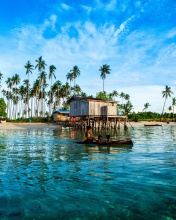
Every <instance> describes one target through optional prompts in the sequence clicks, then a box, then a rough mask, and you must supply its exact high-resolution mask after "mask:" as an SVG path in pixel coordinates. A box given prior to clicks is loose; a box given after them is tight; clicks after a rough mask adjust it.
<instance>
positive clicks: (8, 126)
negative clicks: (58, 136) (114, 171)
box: [0, 121, 176, 130]
mask: <svg viewBox="0 0 176 220" xmlns="http://www.w3.org/2000/svg"><path fill="white" fill-rule="evenodd" d="M144 124H147V125H155V124H159V125H162V126H169V125H176V122H170V123H169V124H168V123H166V122H155V121H151V122H146V121H141V122H130V123H129V122H128V123H127V126H128V127H129V128H130V127H136V126H144ZM121 127H123V125H122V124H121ZM38 128H52V129H61V126H60V125H57V124H56V123H9V122H4V123H0V130H20V129H21V130H23V129H38Z"/></svg>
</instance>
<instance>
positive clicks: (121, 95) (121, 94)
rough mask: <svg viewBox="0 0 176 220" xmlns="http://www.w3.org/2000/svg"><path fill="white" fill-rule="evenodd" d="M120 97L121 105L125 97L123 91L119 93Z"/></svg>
mask: <svg viewBox="0 0 176 220" xmlns="http://www.w3.org/2000/svg"><path fill="white" fill-rule="evenodd" d="M120 98H122V105H123V99H124V98H125V93H124V92H121V93H120Z"/></svg>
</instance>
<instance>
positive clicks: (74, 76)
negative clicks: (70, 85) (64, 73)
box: [71, 66, 80, 87]
mask: <svg viewBox="0 0 176 220" xmlns="http://www.w3.org/2000/svg"><path fill="white" fill-rule="evenodd" d="M71 73H72V74H73V79H74V87H75V86H76V78H77V77H78V76H80V70H79V68H78V66H74V67H73V69H72V70H71Z"/></svg>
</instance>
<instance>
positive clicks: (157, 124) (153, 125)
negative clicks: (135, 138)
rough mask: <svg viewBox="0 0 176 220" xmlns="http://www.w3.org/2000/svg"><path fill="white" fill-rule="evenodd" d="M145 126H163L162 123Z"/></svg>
mask: <svg viewBox="0 0 176 220" xmlns="http://www.w3.org/2000/svg"><path fill="white" fill-rule="evenodd" d="M144 126H162V125H160V124H144Z"/></svg>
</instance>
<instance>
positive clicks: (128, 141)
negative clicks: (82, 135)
mask: <svg viewBox="0 0 176 220" xmlns="http://www.w3.org/2000/svg"><path fill="white" fill-rule="evenodd" d="M76 143H77V144H93V145H100V146H101V145H122V144H125V145H126V144H130V145H133V142H132V140H131V139H125V140H117V141H111V142H109V143H106V142H102V143H97V142H94V141H93V142H90V143H86V142H83V141H76Z"/></svg>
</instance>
